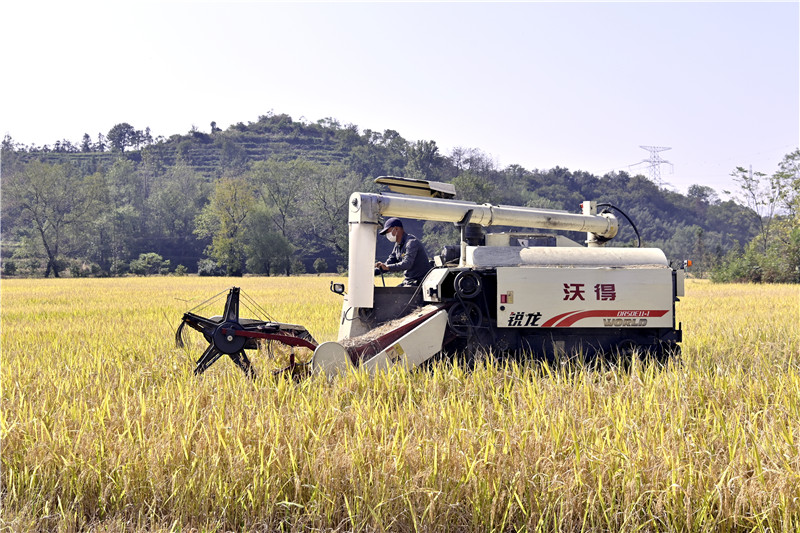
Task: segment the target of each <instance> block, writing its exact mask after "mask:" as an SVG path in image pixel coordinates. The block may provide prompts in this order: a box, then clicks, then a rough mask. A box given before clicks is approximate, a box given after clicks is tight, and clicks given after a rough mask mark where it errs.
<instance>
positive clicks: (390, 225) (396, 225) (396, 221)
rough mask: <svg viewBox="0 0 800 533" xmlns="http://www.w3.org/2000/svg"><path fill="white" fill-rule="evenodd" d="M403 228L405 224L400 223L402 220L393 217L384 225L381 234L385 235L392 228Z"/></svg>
mask: <svg viewBox="0 0 800 533" xmlns="http://www.w3.org/2000/svg"><path fill="white" fill-rule="evenodd" d="M402 227H403V223H402V222H400V219H399V218H394V217H392V218H389V219H387V220H386V222H384V223H383V229H382V230H381V231H380V234H381V235H383V234H385V233H386V232H387V231H389V230H390V229H392V228H402Z"/></svg>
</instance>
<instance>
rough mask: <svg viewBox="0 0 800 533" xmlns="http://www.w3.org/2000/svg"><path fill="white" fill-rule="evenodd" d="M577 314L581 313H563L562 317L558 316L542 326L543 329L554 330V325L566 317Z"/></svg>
mask: <svg viewBox="0 0 800 533" xmlns="http://www.w3.org/2000/svg"><path fill="white" fill-rule="evenodd" d="M575 313H580V311H570V312H569V313H561V314H560V315H556V316H554V317H553V318H551V319H549V320H548V321H547V322H545V323H544V324H542V327H543V328H552V327H553V324H555V323H556V322H558V321H559V320H561V319H562V318H564V317H566V316H568V315H574V314H575Z"/></svg>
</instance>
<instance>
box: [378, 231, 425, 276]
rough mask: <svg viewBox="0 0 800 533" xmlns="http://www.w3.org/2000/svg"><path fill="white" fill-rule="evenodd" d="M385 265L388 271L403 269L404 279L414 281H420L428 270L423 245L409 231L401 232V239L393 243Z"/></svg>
mask: <svg viewBox="0 0 800 533" xmlns="http://www.w3.org/2000/svg"><path fill="white" fill-rule="evenodd" d="M386 266H387V267H389V272H399V271H400V270H405V271H406V272H405V275H406V279H407V280H414V281H421V280H422V278H424V277H425V274H427V273H428V270H430V264H429V263H428V254H427V253H426V252H425V247H424V246H423V245H422V242H420V241H419V240H418V239H417V238H416V237H414V236H413V235H411V234H410V233H403V238H402V240H401V241H400V242H397V243H395V245H394V249H393V250H392V253H391V254H389V258H388V259H387V260H386Z"/></svg>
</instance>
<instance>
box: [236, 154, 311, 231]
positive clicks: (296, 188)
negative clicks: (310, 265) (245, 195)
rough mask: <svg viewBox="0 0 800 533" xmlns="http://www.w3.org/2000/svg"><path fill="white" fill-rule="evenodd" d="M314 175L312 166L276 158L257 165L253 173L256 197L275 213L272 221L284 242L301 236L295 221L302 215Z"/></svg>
mask: <svg viewBox="0 0 800 533" xmlns="http://www.w3.org/2000/svg"><path fill="white" fill-rule="evenodd" d="M311 171H312V170H311V163H310V162H309V161H306V160H304V159H300V158H298V159H294V160H292V161H281V160H279V159H277V158H274V157H273V158H270V159H268V160H267V161H258V162H256V163H255V164H254V165H253V169H252V170H251V172H250V173H249V178H250V180H251V181H252V182H253V183H254V184H255V186H256V195H257V196H258V197H259V198H260V199H261V201H262V202H263V205H264V207H266V208H267V209H268V211H269V212H270V213H271V216H272V221H273V222H274V224H275V226H276V227H277V229H278V231H279V232H280V234H281V235H282V236H283V237H284V238H291V237H292V236H296V235H297V232H295V231H293V229H294V228H293V226H294V221H295V219H296V218H297V216H298V215H299V199H300V196H301V195H302V194H303V192H304V191H303V182H304V177H305V176H307V175H308V174H309V173H310V172H311Z"/></svg>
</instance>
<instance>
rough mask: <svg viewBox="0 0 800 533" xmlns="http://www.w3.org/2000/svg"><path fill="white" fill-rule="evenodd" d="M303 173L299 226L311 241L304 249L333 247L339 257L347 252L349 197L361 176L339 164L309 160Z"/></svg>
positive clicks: (310, 250) (308, 250) (315, 249)
mask: <svg viewBox="0 0 800 533" xmlns="http://www.w3.org/2000/svg"><path fill="white" fill-rule="evenodd" d="M307 169H308V171H309V172H308V174H306V175H305V176H304V179H303V182H302V185H303V187H302V188H303V192H304V194H303V199H304V206H303V210H302V215H301V216H302V221H301V226H302V229H303V232H304V235H305V237H306V238H307V239H308V241H309V242H310V243H311V244H312V246H311V249H307V250H306V252H307V253H310V252H315V253H318V252H319V251H320V250H321V249H324V248H327V249H332V250H333V252H334V254H336V255H337V256H338V257H339V258H342V259H343V258H344V257H345V256H346V254H347V239H348V230H347V216H348V210H347V206H348V200H349V199H350V195H351V194H352V193H353V191H355V190H358V188H359V187H358V186H359V185H360V183H361V178H360V177H359V176H358V175H357V174H355V173H354V172H349V171H347V169H346V168H345V167H343V166H341V165H328V166H324V165H320V164H319V163H310V162H309V163H308V166H307Z"/></svg>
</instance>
